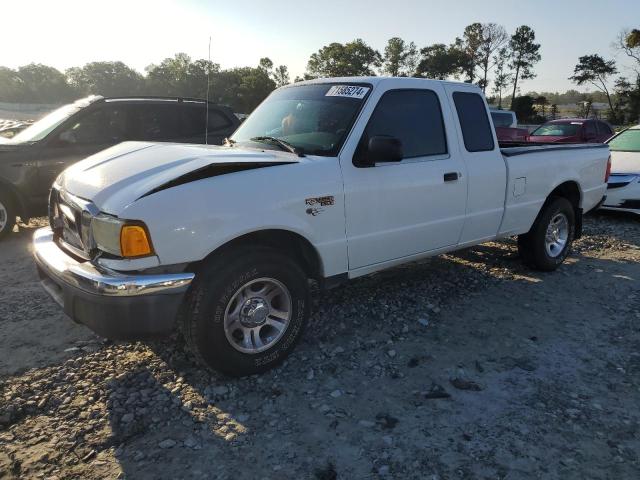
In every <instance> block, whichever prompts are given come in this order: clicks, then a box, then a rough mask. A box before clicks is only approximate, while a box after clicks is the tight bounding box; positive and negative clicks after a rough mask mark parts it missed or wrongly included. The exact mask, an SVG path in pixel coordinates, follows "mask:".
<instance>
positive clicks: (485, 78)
mask: <svg viewBox="0 0 640 480" xmlns="http://www.w3.org/2000/svg"><path fill="white" fill-rule="evenodd" d="M481 27H482V28H481V32H482V38H481V42H480V47H479V49H478V54H477V55H478V67H479V68H480V72H481V78H480V81H479V82H478V84H479V85H480V86H481V87H482V91H483V92H485V91H486V90H487V86H488V85H489V71H490V70H491V69H492V68H493V67H494V66H496V63H497V61H496V58H495V54H496V53H497V52H500V50H501V49H503V48H504V45H505V44H506V43H507V40H508V39H509V35H507V31H506V30H505V29H504V27H503V26H502V25H497V24H495V23H483V24H481Z"/></svg>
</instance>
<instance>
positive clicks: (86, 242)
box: [49, 188, 97, 260]
mask: <svg viewBox="0 0 640 480" xmlns="http://www.w3.org/2000/svg"><path fill="white" fill-rule="evenodd" d="M94 210H95V207H93V205H92V204H91V203H90V202H86V201H85V200H82V199H80V198H77V197H75V196H73V195H70V194H68V193H66V192H64V191H61V190H58V189H57V188H52V189H51V194H50V195H49V225H51V228H52V230H53V233H54V238H55V239H56V241H58V243H59V244H60V245H61V246H63V247H64V248H66V249H67V250H70V251H71V253H73V254H75V255H77V256H80V257H82V258H85V259H87V260H88V259H89V258H90V252H91V250H92V249H93V248H94V245H93V239H92V238H91V219H92V218H93V216H94V215H95V214H96V213H97V212H95V211H94Z"/></svg>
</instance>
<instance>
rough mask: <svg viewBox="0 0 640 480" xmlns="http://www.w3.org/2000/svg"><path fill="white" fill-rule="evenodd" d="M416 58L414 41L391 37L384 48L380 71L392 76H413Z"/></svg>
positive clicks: (416, 51)
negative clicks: (408, 41)
mask: <svg viewBox="0 0 640 480" xmlns="http://www.w3.org/2000/svg"><path fill="white" fill-rule="evenodd" d="M417 59H418V49H417V48H416V44H415V43H413V42H410V43H406V42H405V41H404V40H402V39H401V38H399V37H393V38H391V39H389V41H388V42H387V46H386V47H385V49H384V57H383V65H382V71H383V72H384V73H385V74H386V75H390V76H392V77H409V76H413V74H414V72H415V70H416V63H417Z"/></svg>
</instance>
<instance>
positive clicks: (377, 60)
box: [307, 38, 382, 78]
mask: <svg viewBox="0 0 640 480" xmlns="http://www.w3.org/2000/svg"><path fill="white" fill-rule="evenodd" d="M381 65H382V56H381V55H380V52H378V51H377V50H374V49H373V48H371V47H370V46H369V45H367V44H366V43H365V42H364V41H363V40H361V39H360V38H358V39H356V40H354V41H352V42H349V43H345V44H342V43H337V42H334V43H331V44H329V45H327V46H325V47H322V48H321V49H320V50H318V51H317V52H316V53H314V54H312V55H311V57H310V58H309V62H308V63H307V74H308V75H309V76H310V77H312V78H318V77H355V76H370V75H375V70H374V68H376V67H380V66H381Z"/></svg>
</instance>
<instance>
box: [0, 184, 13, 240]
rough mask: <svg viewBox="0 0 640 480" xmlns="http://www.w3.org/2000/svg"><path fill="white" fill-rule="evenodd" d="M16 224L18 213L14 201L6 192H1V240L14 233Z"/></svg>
mask: <svg viewBox="0 0 640 480" xmlns="http://www.w3.org/2000/svg"><path fill="white" fill-rule="evenodd" d="M15 224H16V211H15V207H14V206H13V199H12V198H11V197H10V196H9V195H7V194H6V193H5V192H0V239H2V238H4V237H5V236H6V235H7V234H9V232H12V231H13V226H14V225H15Z"/></svg>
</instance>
